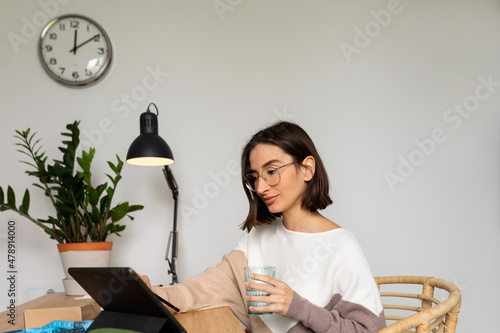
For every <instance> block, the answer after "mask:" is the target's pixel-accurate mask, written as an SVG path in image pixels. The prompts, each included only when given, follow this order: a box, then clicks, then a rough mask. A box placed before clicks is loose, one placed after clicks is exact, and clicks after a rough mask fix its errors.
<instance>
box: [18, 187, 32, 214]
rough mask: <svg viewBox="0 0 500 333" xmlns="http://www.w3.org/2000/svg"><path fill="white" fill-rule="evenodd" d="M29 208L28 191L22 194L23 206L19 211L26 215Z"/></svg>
mask: <svg viewBox="0 0 500 333" xmlns="http://www.w3.org/2000/svg"><path fill="white" fill-rule="evenodd" d="M29 208H30V192H29V191H28V189H26V191H25V192H24V197H23V204H22V205H21V207H19V211H20V212H21V213H24V214H28V210H29Z"/></svg>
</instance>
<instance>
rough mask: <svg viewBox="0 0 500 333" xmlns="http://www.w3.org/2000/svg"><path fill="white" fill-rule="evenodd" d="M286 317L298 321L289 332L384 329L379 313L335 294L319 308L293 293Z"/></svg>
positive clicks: (365, 332)
mask: <svg viewBox="0 0 500 333" xmlns="http://www.w3.org/2000/svg"><path fill="white" fill-rule="evenodd" d="M286 317H288V318H292V319H296V320H298V321H299V323H298V324H296V325H295V326H294V327H292V328H291V329H290V330H288V332H289V333H303V332H308V333H310V332H317V333H320V332H321V333H372V332H373V333H374V332H378V331H379V330H381V329H382V328H384V327H385V326H386V324H385V317H384V313H383V311H382V312H381V313H380V314H379V315H376V314H374V313H373V312H372V311H370V310H368V309H367V308H365V307H363V306H362V305H359V304H356V303H352V302H348V301H344V300H342V296H341V295H339V294H335V295H334V296H333V297H332V299H331V300H330V302H329V303H328V304H327V305H326V306H325V307H320V306H317V305H315V304H313V303H311V302H309V301H308V300H307V299H305V298H303V297H301V296H300V295H299V294H297V293H295V295H294V296H293V300H292V303H291V305H290V308H289V309H288V312H287V314H286Z"/></svg>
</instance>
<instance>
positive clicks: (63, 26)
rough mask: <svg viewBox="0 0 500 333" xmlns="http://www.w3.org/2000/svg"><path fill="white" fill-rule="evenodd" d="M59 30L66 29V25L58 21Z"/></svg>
mask: <svg viewBox="0 0 500 333" xmlns="http://www.w3.org/2000/svg"><path fill="white" fill-rule="evenodd" d="M59 30H61V31H64V30H66V25H65V24H64V23H59Z"/></svg>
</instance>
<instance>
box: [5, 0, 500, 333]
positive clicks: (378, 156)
mask: <svg viewBox="0 0 500 333" xmlns="http://www.w3.org/2000/svg"><path fill="white" fill-rule="evenodd" d="M214 3H216V4H217V3H218V4H219V6H221V3H222V4H225V6H226V7H221V8H225V9H226V10H227V11H224V12H217V10H216V8H215V7H214ZM231 4H232V5H231ZM229 9H230V10H229ZM388 9H389V10H390V11H389V12H388V11H387V10H388ZM499 9H500V8H499V4H498V1H493V0H479V1H466V0H458V1H451V0H443V1H437V2H436V1H429V0H427V1H409V0H401V1H399V2H398V1H396V0H391V1H381V0H380V1H379V0H377V1H307V2H306V1H290V0H287V1H255V0H254V1H245V0H238V1H229V0H217V1H216V2H214V1H212V0H210V1H118V0H113V1H111V0H110V1H80V0H73V1H62V0H58V1H56V0H40V1H13V0H4V1H2V2H0V36H2V38H1V39H0V43H1V44H0V66H1V70H0V73H1V74H0V100H1V114H2V115H1V121H0V149H1V150H0V151H1V153H2V163H1V165H0V175H1V176H0V185H1V186H2V187H4V188H5V187H6V186H7V185H12V186H13V187H14V188H16V189H17V191H18V193H19V194H18V195H20V194H21V193H22V191H23V190H24V189H25V188H26V187H27V186H30V184H31V182H32V179H29V178H28V177H27V176H26V175H25V174H24V170H25V168H24V166H23V165H22V164H20V163H18V160H19V159H21V155H20V154H19V153H17V152H16V151H15V146H14V143H15V139H14V138H13V134H14V130H15V129H26V128H28V127H31V128H32V129H33V130H36V131H38V133H39V135H40V137H43V143H44V147H45V149H46V150H47V153H48V154H49V155H50V156H53V157H58V156H59V155H58V152H57V149H56V146H57V145H58V144H59V142H60V135H59V133H60V132H62V131H63V130H64V126H65V125H66V124H67V123H69V122H72V121H74V120H76V119H80V120H81V129H82V132H83V134H84V137H83V139H86V140H88V141H92V142H93V143H94V145H95V147H96V149H97V157H96V160H95V163H94V164H95V165H94V167H95V172H94V174H95V175H96V176H98V175H102V174H103V173H104V172H105V171H106V172H107V166H106V163H105V161H107V160H110V159H113V158H114V154H115V153H117V154H119V155H120V156H121V157H122V158H123V159H124V158H125V155H126V151H127V149H128V146H129V144H130V143H131V142H132V140H133V139H134V138H135V137H136V136H137V135H138V118H139V115H140V113H142V112H144V111H145V110H146V107H147V105H148V103H150V102H154V103H156V105H157V106H158V108H159V110H160V117H159V120H160V134H161V135H162V136H163V137H164V138H165V139H166V141H167V142H168V143H169V145H170V147H171V148H172V150H173V151H174V154H175V158H176V163H175V164H174V165H173V166H172V169H173V172H174V173H175V176H176V178H177V182H178V184H179V186H180V193H181V194H180V205H181V211H180V216H179V229H180V236H181V239H180V260H179V274H180V279H181V280H184V279H186V278H188V277H191V276H193V275H195V274H198V273H200V272H202V271H203V270H204V269H205V268H206V267H207V266H210V265H215V264H216V263H217V262H218V261H219V260H220V259H221V256H222V255H223V254H224V253H226V252H228V251H230V250H231V249H232V247H233V246H234V245H235V242H236V240H237V239H238V238H239V237H241V236H242V235H243V233H242V231H240V230H239V229H238V226H239V224H240V223H241V222H242V220H243V219H244V217H245V216H246V199H245V197H244V195H243V191H242V190H241V185H240V181H239V177H238V175H236V174H235V173H234V172H232V164H234V163H237V162H238V161H239V152H240V147H241V145H242V143H243V142H244V141H245V140H246V139H247V138H248V137H249V136H250V135H251V134H253V132H255V131H256V130H258V129H260V128H261V127H263V126H265V125H267V124H270V123H271V122H272V121H274V120H276V119H288V120H292V121H296V122H298V123H299V124H301V125H302V126H303V127H304V128H305V129H306V130H307V131H308V132H309V133H310V134H311V136H312V138H313V140H315V142H316V143H317V146H318V148H319V150H320V152H321V153H322V156H323V158H324V160H325V163H326V165H327V169H328V172H329V175H330V178H331V185H332V196H333V198H334V201H335V204H334V205H333V206H332V207H330V208H328V209H327V210H325V212H324V213H325V214H326V215H327V216H328V217H329V218H331V219H332V220H334V221H335V222H337V223H339V224H340V225H342V226H344V227H345V228H348V229H351V230H352V231H354V232H355V233H356V234H357V235H358V237H359V238H360V240H361V242H362V243H363V246H364V249H365V251H366V254H367V256H368V257H369V260H370V262H371V265H372V269H373V272H374V275H379V276H381V275H400V274H401V275H405V274H406V275H429V276H436V277H440V278H444V279H447V280H450V281H452V282H455V283H456V284H457V285H458V286H459V287H460V288H461V289H462V292H463V306H462V312H461V315H460V321H459V325H458V332H460V333H462V332H481V331H491V329H493V327H495V326H494V323H496V321H495V320H494V318H495V314H497V313H498V311H499V310H500V306H499V305H498V299H500V287H498V285H497V284H498V281H499V279H498V278H499V275H500V261H499V259H498V255H499V253H500V252H499V250H500V242H499V235H500V219H499V202H500V193H499V185H500V182H499V170H500V163H499V153H500V125H499V124H500V113H499V112H498V108H499V106H500V91H499V90H500V89H499V88H500V66H499V59H500V39H499V38H498V31H499V28H500V13H499ZM219 11H220V9H219ZM391 11H392V14H390V18H389V17H388V16H387V15H385V16H384V15H382V13H391ZM47 13H48V14H47ZM67 13H79V14H83V15H87V16H89V17H91V18H93V19H95V20H97V21H98V22H99V23H100V24H101V25H102V26H103V27H104V28H105V29H106V30H107V32H108V33H109V35H110V37H111V40H112V43H113V48H114V51H115V58H114V62H113V66H112V69H111V72H110V73H109V75H108V76H107V77H106V78H105V79H104V80H103V81H102V82H100V83H98V84H97V85H95V86H93V87H89V88H84V89H69V88H66V87H63V86H61V85H59V84H57V83H55V82H54V81H53V80H51V79H50V78H49V77H48V75H47V74H46V73H45V72H44V70H43V69H42V67H41V65H40V61H39V59H38V55H37V42H38V34H39V33H40V30H41V26H42V24H45V22H46V21H48V20H49V18H52V17H55V16H58V15H62V14H67ZM376 17H378V20H379V21H377V18H376ZM379 22H381V23H379ZM33 27H34V28H35V29H33ZM365 29H368V33H369V34H370V35H371V37H370V36H368V37H363V36H361V34H360V33H359V31H360V30H363V31H364V30H365ZM370 29H371V30H370ZM13 36H17V37H16V38H18V41H19V38H20V40H21V41H22V42H21V43H20V44H17V45H16V44H13V43H12V42H11V40H12V38H13ZM348 45H350V46H348ZM354 48H356V52H354V51H353V50H354ZM343 50H344V51H343ZM346 50H347V51H346ZM348 51H349V52H350V53H349V52H348ZM150 71H156V72H157V73H159V74H158V76H157V81H156V82H157V83H158V86H157V88H156V89H152V90H150V91H146V90H144V89H143V80H144V79H145V78H147V76H148V75H150V74H149V72H150ZM485 80H486V81H490V83H488V84H486V85H485V84H484V81H485ZM144 91H146V92H147V94H146V95H141V92H144ZM126 95H128V96H129V99H130V101H131V102H132V103H130V104H126V103H125V102H124V101H123V98H124V96H126ZM460 105H462V106H463V107H462V109H463V111H462V113H458V110H459V107H460ZM123 110H125V111H123ZM469 110H470V111H469ZM108 120H109V121H110V122H111V123H112V127H111V129H110V130H108V131H107V132H106V133H104V132H103V131H102V130H100V129H99V126H100V123H101V122H102V121H108ZM433 133H434V134H433ZM433 135H434V136H433ZM431 139H433V140H434V141H433V143H432V144H430V141H429V140H431ZM417 142H418V143H417ZM419 144H420V146H422V147H423V148H419ZM403 160H404V161H411V163H413V164H418V165H416V166H412V167H411V168H408V165H405V163H409V162H402V161H403ZM388 173H392V175H393V177H394V176H398V177H399V178H394V179H397V180H399V181H396V182H395V183H393V184H392V186H391V184H390V183H389V182H388V181H387V179H386V177H387V174H388ZM214 175H218V176H217V177H220V178H219V183H217V182H216V181H215V180H214V177H215V176H214ZM224 175H225V176H227V175H229V176H228V177H226V178H224ZM97 180H103V178H100V179H97ZM200 193H201V194H200ZM202 196H203V198H205V200H203V198H202ZM208 196H209V197H208ZM120 200H128V201H130V202H133V203H142V204H144V205H145V206H146V208H145V209H144V211H142V212H140V213H137V214H135V217H136V219H135V220H134V221H132V222H131V221H127V229H126V230H125V232H124V233H123V235H122V237H121V238H118V237H113V238H112V240H113V241H114V252H113V258H112V264H113V265H126V266H131V267H133V268H135V269H136V270H137V271H139V272H141V273H144V274H148V275H149V276H150V277H151V279H152V280H153V282H154V283H169V282H170V277H168V276H167V275H166V263H165V262H164V261H163V256H164V251H165V246H166V237H167V236H168V233H169V231H170V229H171V221H172V212H173V201H172V198H171V193H170V191H169V189H168V187H167V185H166V183H165V182H164V179H163V175H162V173H161V170H160V169H159V168H158V169H150V168H140V167H133V166H129V165H126V166H125V168H124V179H123V181H122V182H121V184H120V187H119V192H118V194H117V202H118V201H120ZM32 211H33V212H37V213H39V215H40V216H41V217H44V216H46V215H47V214H48V213H49V212H51V210H50V206H49V204H48V203H47V202H46V201H44V200H42V196H41V193H37V190H36V189H35V188H32ZM193 212H196V214H194V213H193ZM0 216H1V219H2V220H3V221H4V223H2V226H1V229H0V230H1V231H0V234H1V233H4V234H5V230H6V223H5V222H7V221H8V219H9V218H15V219H16V220H17V222H18V231H17V236H18V239H17V243H16V245H17V253H16V255H17V258H16V260H17V266H18V272H19V273H18V281H17V291H18V294H19V295H18V301H19V302H24V301H26V300H28V299H29V298H30V297H31V296H33V295H34V294H36V290H35V291H32V292H31V294H29V293H28V289H29V288H35V289H36V288H39V290H45V289H46V288H49V287H52V288H56V289H57V288H62V284H61V279H62V277H63V272H62V268H61V266H60V263H59V258H58V254H57V251H56V247H55V241H53V240H49V239H48V237H47V236H46V235H45V234H43V232H42V231H41V230H39V229H38V228H36V227H35V226H33V225H32V224H30V223H28V222H27V221H25V220H23V219H21V218H19V217H17V216H16V215H13V214H12V213H10V212H4V213H2V214H1V215H0ZM1 246H2V251H3V253H6V242H5V239H3V240H2V245H1ZM0 267H1V269H2V271H6V270H7V268H4V267H6V255H5V254H4V255H0ZM1 274H6V273H1ZM2 280H4V279H2ZM3 284H5V281H4V282H3ZM3 287H4V288H3V289H2V290H1V291H0V292H1V294H0V300H2V301H0V302H1V303H0V306H2V307H3V306H6V305H7V302H8V298H7V291H6V286H5V285H3ZM44 288H45V289H44ZM478 319H481V321H479V320H478Z"/></svg>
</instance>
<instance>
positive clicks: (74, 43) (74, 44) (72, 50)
mask: <svg viewBox="0 0 500 333" xmlns="http://www.w3.org/2000/svg"><path fill="white" fill-rule="evenodd" d="M77 34H78V30H77V29H75V39H74V41H73V48H72V49H71V50H69V52H70V53H71V52H73V53H74V54H76V49H77V47H76V35H77Z"/></svg>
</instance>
